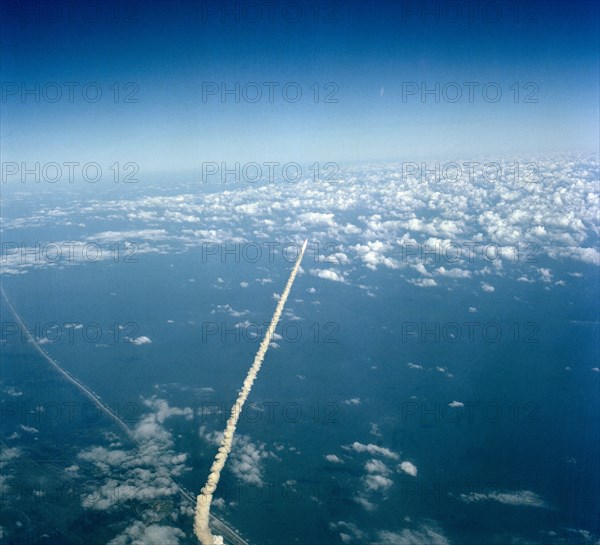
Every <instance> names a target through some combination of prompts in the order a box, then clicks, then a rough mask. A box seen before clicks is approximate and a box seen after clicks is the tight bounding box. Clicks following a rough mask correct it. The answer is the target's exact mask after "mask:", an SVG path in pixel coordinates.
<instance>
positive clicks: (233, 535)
mask: <svg viewBox="0 0 600 545" xmlns="http://www.w3.org/2000/svg"><path fill="white" fill-rule="evenodd" d="M0 296H1V297H2V299H3V300H4V302H5V303H6V306H7V307H8V309H9V310H10V311H11V312H12V314H13V316H14V317H15V320H16V321H17V324H18V325H19V327H20V328H21V331H23V332H25V336H26V337H27V340H28V341H29V342H30V343H31V344H32V346H33V347H34V349H35V350H36V351H37V352H38V353H39V354H40V355H41V356H42V357H43V358H44V359H45V360H46V361H47V362H48V363H49V364H50V365H51V366H52V367H53V368H54V370H55V371H57V372H58V373H59V374H60V375H62V376H63V377H64V378H65V379H66V380H67V381H68V382H70V383H71V384H73V385H74V386H75V387H76V388H77V389H79V390H80V391H81V392H82V393H83V394H84V395H85V396H87V397H88V398H89V399H90V400H91V401H92V402H93V403H94V404H95V405H96V406H97V407H98V408H99V409H100V410H101V411H103V412H104V413H106V414H107V415H108V416H109V417H110V418H111V419H112V420H113V421H114V422H115V423H116V424H117V425H118V426H119V427H120V428H121V430H123V431H124V432H125V434H126V435H127V436H128V437H129V438H130V439H131V440H132V441H133V442H134V443H135V444H137V445H139V441H138V437H137V436H136V434H135V433H134V431H133V430H132V429H131V428H130V427H129V426H128V425H127V424H126V423H125V421H124V420H123V419H122V418H121V417H120V416H119V415H118V414H117V413H115V412H114V411H113V410H112V409H111V408H110V407H108V406H107V405H105V404H104V403H103V402H102V400H101V399H100V398H99V397H98V396H97V395H96V394H95V393H94V392H92V390H90V389H89V388H88V387H87V386H86V385H85V384H83V383H82V382H81V381H80V380H78V379H76V378H75V377H74V376H73V375H71V374H70V373H69V372H68V371H67V370H66V369H64V368H63V367H62V366H61V365H60V363H59V362H58V361H56V360H55V359H54V358H53V357H52V356H50V354H48V352H46V351H45V350H44V349H43V348H42V347H41V346H40V344H39V343H38V342H37V340H36V338H35V337H34V336H33V335H32V334H31V332H30V331H29V329H28V328H27V326H26V324H25V322H24V320H23V319H22V318H21V316H20V315H19V313H18V312H17V309H16V308H15V307H14V306H13V304H12V303H11V301H10V299H9V298H8V295H6V293H5V292H4V287H3V286H0ZM172 482H173V484H174V485H175V486H176V487H177V489H178V490H179V493H180V494H181V496H182V497H183V498H185V499H186V500H188V501H189V502H190V504H191V505H194V502H195V497H194V496H193V495H192V494H191V493H190V492H188V491H187V490H186V489H185V488H184V487H183V486H182V485H181V484H179V483H178V482H176V481H174V480H173V481H172ZM210 519H211V523H212V524H213V525H214V526H216V527H217V529H218V530H219V531H220V532H221V533H222V534H223V535H226V536H228V538H229V539H230V541H232V542H235V543H237V544H238V545H248V543H247V542H246V541H245V540H244V539H243V538H242V537H241V536H240V535H239V533H238V532H237V531H235V530H233V529H232V528H231V526H229V524H227V523H226V522H225V521H224V520H222V519H220V518H218V517H216V516H215V515H213V514H211V515H210Z"/></svg>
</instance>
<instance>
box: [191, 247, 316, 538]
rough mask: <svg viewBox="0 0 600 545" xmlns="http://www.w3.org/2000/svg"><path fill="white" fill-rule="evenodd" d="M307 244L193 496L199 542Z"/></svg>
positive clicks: (205, 534) (204, 534)
mask: <svg viewBox="0 0 600 545" xmlns="http://www.w3.org/2000/svg"><path fill="white" fill-rule="evenodd" d="M307 244H308V239H306V240H305V241H304V244H303V245H302V250H301V251H300V255H299V256H298V259H297V260H296V263H295V265H294V268H293V269H292V274H290V278H289V280H288V281H287V284H286V285H285V289H284V290H283V293H282V294H281V297H280V298H279V302H278V303H277V308H275V313H274V314H273V318H272V319H271V324H270V325H269V329H267V332H266V333H265V336H264V338H263V340H262V342H261V343H260V347H259V348H258V352H257V353H256V356H254V363H253V364H252V367H250V370H249V371H248V374H247V375H246V379H245V380H244V384H243V385H242V388H241V390H240V393H239V394H238V397H237V400H236V402H235V404H234V405H233V407H232V409H231V415H230V416H229V419H228V420H227V425H226V426H225V431H224V432H223V439H222V441H221V446H220V447H219V451H218V452H217V455H216V456H215V460H214V462H213V464H212V466H211V468H210V474H209V476H208V480H207V481H206V484H205V485H204V487H203V488H202V491H201V492H200V494H199V495H198V497H197V498H196V516H195V519H194V533H195V534H196V537H197V538H198V539H199V540H200V542H201V543H202V545H213V535H212V533H211V531H210V528H209V527H208V521H209V517H210V504H211V502H212V497H213V494H214V493H215V490H216V488H217V485H218V484H219V478H220V477H221V471H222V470H223V467H224V466H225V462H226V461H227V457H228V456H229V453H230V452H231V446H232V444H233V436H234V434H235V428H236V426H237V423H238V420H239V417H240V413H241V412H242V408H243V406H244V403H245V402H246V399H247V398H248V395H249V394H250V390H251V389H252V384H253V383H254V380H255V379H256V376H257V375H258V372H259V371H260V366H261V365H262V362H263V360H264V359H265V354H266V353H267V350H268V348H269V343H270V342H271V339H272V338H273V333H274V332H275V328H276V327H277V323H278V322H279V318H280V317H281V313H282V312H283V307H284V306H285V302H286V300H287V298H288V295H289V294H290V290H291V289H292V284H293V283H294V280H295V279H296V274H298V269H300V263H301V262H302V258H303V257H304V251H305V250H306V245H307Z"/></svg>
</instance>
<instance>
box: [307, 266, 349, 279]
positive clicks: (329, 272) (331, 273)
mask: <svg viewBox="0 0 600 545" xmlns="http://www.w3.org/2000/svg"><path fill="white" fill-rule="evenodd" d="M310 274H312V275H313V276H316V277H318V278H322V279H324V280H331V281H332V282H346V279H345V278H344V276H343V275H342V274H340V273H339V272H338V271H336V270H334V269H311V270H310Z"/></svg>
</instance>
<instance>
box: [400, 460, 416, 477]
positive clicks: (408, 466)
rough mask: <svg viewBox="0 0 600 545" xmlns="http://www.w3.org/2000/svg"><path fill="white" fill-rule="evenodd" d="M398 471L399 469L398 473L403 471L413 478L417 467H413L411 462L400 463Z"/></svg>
mask: <svg viewBox="0 0 600 545" xmlns="http://www.w3.org/2000/svg"><path fill="white" fill-rule="evenodd" d="M398 469H400V471H404V473H408V474H409V475H412V476H413V477H416V476H417V466H415V465H414V464H413V463H411V462H408V461H405V462H402V463H401V464H400V465H399V466H398Z"/></svg>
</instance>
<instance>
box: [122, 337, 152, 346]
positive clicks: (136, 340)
mask: <svg viewBox="0 0 600 545" xmlns="http://www.w3.org/2000/svg"><path fill="white" fill-rule="evenodd" d="M127 341H128V342H130V343H131V344H135V345H136V346H141V345H143V344H151V343H152V340H151V339H150V337H146V336H145V335H141V336H139V337H127Z"/></svg>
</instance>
